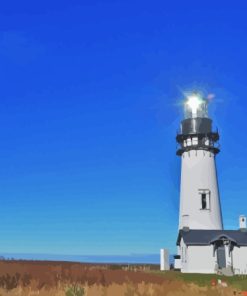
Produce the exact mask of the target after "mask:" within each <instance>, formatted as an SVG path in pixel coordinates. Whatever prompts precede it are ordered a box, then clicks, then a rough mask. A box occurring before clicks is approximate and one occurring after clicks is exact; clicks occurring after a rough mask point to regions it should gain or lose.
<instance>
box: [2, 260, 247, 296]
mask: <svg viewBox="0 0 247 296" xmlns="http://www.w3.org/2000/svg"><path fill="white" fill-rule="evenodd" d="M155 269H157V266H156V267H155V266H140V265H139V266H124V265H104V264H82V263H71V262H49V261H10V260H7V261H0V296H1V295H2V296H5V295H8V296H14V295H16V296H17V295H20V296H24V295H25V296H26V295H30V296H31V295H39V296H98V295H99V296H163V295H168V296H177V295H188V296H198V295H199V296H200V295H212V296H214V295H215V296H217V295H226V296H227V295H241V294H242V293H241V292H240V291H241V287H240V286H234V283H233V280H231V281H232V282H231V283H230V284H229V285H228V287H222V286H221V285H216V286H213V287H211V284H210V280H211V278H212V277H213V276H206V277H203V276H202V277H200V276H199V277H198V275H197V276H195V277H194V278H193V276H192V277H188V276H187V277H183V276H181V274H179V273H176V272H172V271H171V272H167V273H160V272H158V271H157V270H155ZM202 278H204V280H203V281H201V279H202ZM239 280H240V281H242V282H243V283H245V282H246V280H245V279H239ZM226 281H227V280H226ZM242 295H243V294H242Z"/></svg>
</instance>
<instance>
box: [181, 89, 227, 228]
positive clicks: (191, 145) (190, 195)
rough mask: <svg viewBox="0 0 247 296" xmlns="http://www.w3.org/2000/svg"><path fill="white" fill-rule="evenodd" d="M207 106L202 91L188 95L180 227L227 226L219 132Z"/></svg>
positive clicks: (183, 135)
mask: <svg viewBox="0 0 247 296" xmlns="http://www.w3.org/2000/svg"><path fill="white" fill-rule="evenodd" d="M207 107H208V101H207V100H206V99H204V98H203V97H202V95H200V94H199V93H195V92H194V93H191V94H190V95H188V97H187V100H186V101H185V104H184V115H185V118H184V119H183V120H182V122H181V127H180V132H179V134H178V135H177V138H176V140H177V142H178V144H179V147H178V150H177V155H179V156H181V183H180V209H179V229H186V228H187V229H211V230H222V229H223V224H222V214H221V205H220V197H219V190H218V181H217V172H216V164H215V156H216V154H217V153H218V152H219V148H218V145H217V141H218V139H219V134H218V132H217V131H213V130H212V120H211V119H210V118H208V108H207Z"/></svg>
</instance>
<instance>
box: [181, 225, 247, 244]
mask: <svg viewBox="0 0 247 296" xmlns="http://www.w3.org/2000/svg"><path fill="white" fill-rule="evenodd" d="M182 238H183V240H184V243H185V244H186V245H190V246H193V245H194V246H201V245H211V244H213V243H214V242H216V241H219V240H222V239H227V240H229V241H231V242H232V243H234V244H236V245H237V246H247V232H246V231H243V230H200V229H198V230H197V229H191V230H180V231H179V234H178V239H177V245H179V244H180V241H181V239H182Z"/></svg>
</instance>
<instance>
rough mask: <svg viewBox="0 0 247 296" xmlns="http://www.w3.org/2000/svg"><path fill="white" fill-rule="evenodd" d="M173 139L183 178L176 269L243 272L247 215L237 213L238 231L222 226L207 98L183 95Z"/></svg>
mask: <svg viewBox="0 0 247 296" xmlns="http://www.w3.org/2000/svg"><path fill="white" fill-rule="evenodd" d="M176 141H177V144H178V145H177V151H176V153H177V155H178V156H179V157H181V180H180V206H179V223H178V224H179V226H178V228H179V229H178V237H177V242H176V245H177V255H175V256H174V259H175V261H174V267H175V269H178V270H180V271H181V272H184V273H217V274H223V275H227V276H230V275H234V274H247V228H246V216H245V215H240V216H239V219H238V221H239V228H238V229H237V230H232V229H230V230H224V229H223V222H222V212H221V202H220V194H219V187H218V180H217V170H216V162H215V158H216V155H217V154H218V153H219V152H220V149H219V145H218V141H219V133H218V131H217V130H214V129H213V124H212V119H210V118H209V116H208V100H207V99H205V98H204V97H203V96H202V94H200V93H198V92H191V93H190V94H188V95H187V96H186V99H185V101H184V118H183V119H182V121H181V124H180V130H179V132H178V133H177V136H176ZM233 200H234V196H233ZM236 221H237V219H236ZM161 254H163V253H161ZM163 257H164V256H163ZM163 257H162V256H161V258H163ZM163 261H164V260H163ZM163 261H161V263H162V262H163ZM163 265H164V264H163ZM163 265H161V267H163Z"/></svg>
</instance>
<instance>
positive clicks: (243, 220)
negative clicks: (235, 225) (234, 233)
mask: <svg viewBox="0 0 247 296" xmlns="http://www.w3.org/2000/svg"><path fill="white" fill-rule="evenodd" d="M239 228H240V230H241V231H247V229H246V216H244V215H240V216H239Z"/></svg>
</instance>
